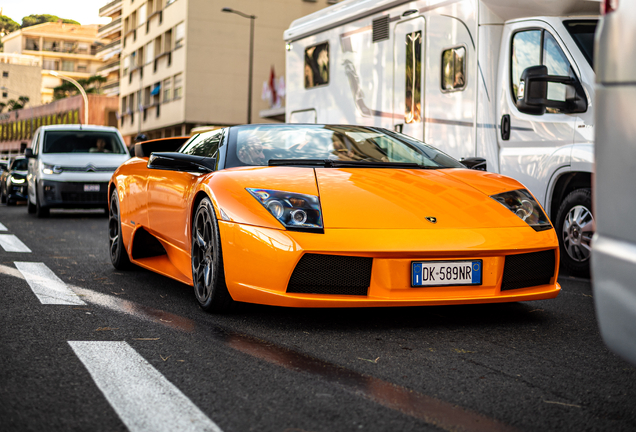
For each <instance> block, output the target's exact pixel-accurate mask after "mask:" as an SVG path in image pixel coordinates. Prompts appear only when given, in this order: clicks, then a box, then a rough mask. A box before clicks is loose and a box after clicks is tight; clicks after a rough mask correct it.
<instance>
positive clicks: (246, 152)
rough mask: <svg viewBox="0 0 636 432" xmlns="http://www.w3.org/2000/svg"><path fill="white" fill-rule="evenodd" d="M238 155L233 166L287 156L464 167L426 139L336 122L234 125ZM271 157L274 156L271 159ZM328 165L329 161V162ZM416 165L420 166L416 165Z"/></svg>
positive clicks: (231, 162)
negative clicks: (337, 123) (332, 123)
mask: <svg viewBox="0 0 636 432" xmlns="http://www.w3.org/2000/svg"><path fill="white" fill-rule="evenodd" d="M230 139H231V142H230V145H231V147H234V149H235V150H234V153H235V154H234V157H230V158H229V159H228V164H227V165H228V167H231V166H241V165H252V166H267V165H269V164H274V163H275V162H277V160H278V161H280V160H284V161H285V162H287V164H290V165H293V161H294V160H296V161H303V160H310V161H318V162H325V161H327V162H329V161H339V162H340V164H338V165H335V164H334V165H333V166H342V164H343V163H346V165H347V166H356V165H360V166H363V165H364V164H365V163H367V166H368V164H369V163H371V164H374V163H375V164H384V165H386V166H390V165H391V164H405V163H406V164H416V165H417V166H419V167H422V168H464V166H463V165H462V164H460V163H459V162H458V161H456V160H455V159H453V158H452V157H450V156H448V155H446V154H445V153H442V152H441V151H439V150H437V149H436V148H434V147H431V146H429V145H427V144H425V143H423V142H421V141H418V140H416V139H414V138H411V137H409V136H406V135H403V134H398V133H395V132H391V131H389V130H386V129H381V128H372V127H364V126H332V125H253V126H239V127H235V128H233V129H232V133H231V138H230ZM270 161H272V162H271V163H270ZM327 166H328V165H327ZM417 166H416V167H417Z"/></svg>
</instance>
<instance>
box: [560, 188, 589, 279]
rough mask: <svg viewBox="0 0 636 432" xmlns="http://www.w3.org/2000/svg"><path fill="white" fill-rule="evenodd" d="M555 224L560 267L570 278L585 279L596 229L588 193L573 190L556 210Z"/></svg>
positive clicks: (587, 273)
mask: <svg viewBox="0 0 636 432" xmlns="http://www.w3.org/2000/svg"><path fill="white" fill-rule="evenodd" d="M556 222H557V224H556V232H557V235H558V236H559V248H560V249H561V265H562V266H563V268H565V269H566V270H567V271H568V272H569V273H570V274H572V275H574V276H588V275H589V273H590V252H591V244H590V243H591V241H592V236H593V235H594V231H595V226H596V225H595V222H594V216H593V215H592V191H591V190H590V189H577V190H575V191H572V192H570V193H569V194H568V196H566V197H565V199H564V200H563V202H562V203H561V207H559V211H558V213H557V221H556Z"/></svg>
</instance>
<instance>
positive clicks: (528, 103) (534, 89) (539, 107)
mask: <svg viewBox="0 0 636 432" xmlns="http://www.w3.org/2000/svg"><path fill="white" fill-rule="evenodd" d="M548 83H556V84H564V85H565V86H566V93H565V100H564V101H557V100H551V99H548ZM517 108H518V109H519V111H521V112H522V113H524V114H533V115H541V114H545V111H546V108H557V109H559V110H561V112H563V113H565V114H570V113H580V112H585V111H587V98H586V97H585V92H584V91H583V87H582V86H581V83H580V82H579V81H578V79H576V78H575V77H570V76H557V75H548V68H547V66H531V67H529V68H527V69H525V70H524V71H523V73H522V74H521V80H520V81H519V88H518V89H517Z"/></svg>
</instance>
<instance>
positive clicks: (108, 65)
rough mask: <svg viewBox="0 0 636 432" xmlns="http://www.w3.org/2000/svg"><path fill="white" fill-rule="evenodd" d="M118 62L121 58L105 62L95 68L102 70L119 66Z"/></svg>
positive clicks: (98, 70)
mask: <svg viewBox="0 0 636 432" xmlns="http://www.w3.org/2000/svg"><path fill="white" fill-rule="evenodd" d="M120 62H121V60H117V61H114V62H110V63H108V64H105V65H104V66H102V67H100V68H99V69H97V72H101V71H103V70H106V69H110V68H113V67H119V64H120Z"/></svg>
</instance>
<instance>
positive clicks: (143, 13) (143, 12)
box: [137, 4, 146, 25]
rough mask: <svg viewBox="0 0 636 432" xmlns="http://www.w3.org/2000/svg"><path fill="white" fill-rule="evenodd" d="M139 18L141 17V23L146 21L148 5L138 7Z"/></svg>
mask: <svg viewBox="0 0 636 432" xmlns="http://www.w3.org/2000/svg"><path fill="white" fill-rule="evenodd" d="M137 18H138V19H139V25H142V24H143V23H145V22H146V5H145V4H143V5H141V6H140V7H139V9H137Z"/></svg>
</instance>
